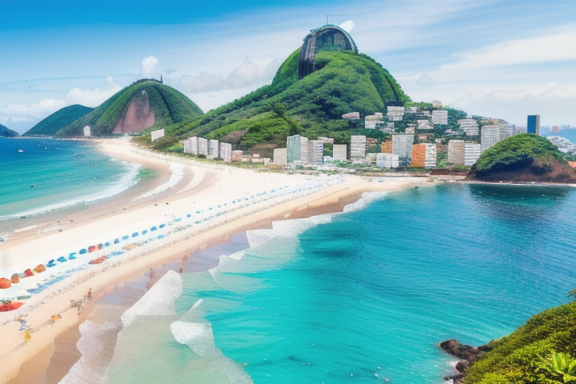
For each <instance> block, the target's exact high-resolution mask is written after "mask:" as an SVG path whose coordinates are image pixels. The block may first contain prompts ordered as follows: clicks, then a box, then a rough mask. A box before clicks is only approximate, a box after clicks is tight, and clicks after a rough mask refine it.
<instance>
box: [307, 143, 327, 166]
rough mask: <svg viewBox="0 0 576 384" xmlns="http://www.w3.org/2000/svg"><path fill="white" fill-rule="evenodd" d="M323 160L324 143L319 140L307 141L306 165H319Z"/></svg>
mask: <svg viewBox="0 0 576 384" xmlns="http://www.w3.org/2000/svg"><path fill="white" fill-rule="evenodd" d="M323 159H324V143H323V142H322V141H321V140H308V164H313V165H319V164H322V160H323Z"/></svg>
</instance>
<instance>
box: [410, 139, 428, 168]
mask: <svg viewBox="0 0 576 384" xmlns="http://www.w3.org/2000/svg"><path fill="white" fill-rule="evenodd" d="M425 164H426V145H425V144H414V145H412V162H411V163H410V166H411V167H413V168H424V165H425Z"/></svg>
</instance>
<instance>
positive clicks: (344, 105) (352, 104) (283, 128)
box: [141, 49, 410, 153]
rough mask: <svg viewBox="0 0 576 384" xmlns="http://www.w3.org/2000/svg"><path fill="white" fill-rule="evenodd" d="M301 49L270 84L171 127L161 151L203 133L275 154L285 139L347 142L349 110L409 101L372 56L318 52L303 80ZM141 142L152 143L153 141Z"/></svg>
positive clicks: (377, 108) (363, 110) (362, 110)
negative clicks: (300, 75) (312, 68)
mask: <svg viewBox="0 0 576 384" xmlns="http://www.w3.org/2000/svg"><path fill="white" fill-rule="evenodd" d="M299 55H300V49H298V50H296V51H295V52H294V53H293V54H292V55H290V56H289V57H288V59H287V60H286V61H285V62H284V63H283V64H282V66H280V68H279V69H278V71H277V73H276V76H275V77H274V80H273V81H272V84H271V85H268V86H264V87H262V88H260V89H258V90H256V91H254V92H252V93H250V94H248V95H246V96H244V97H242V98H240V99H238V100H235V101H233V102H231V103H229V104H226V105H224V106H222V107H220V108H218V109H215V110H213V111H210V112H208V113H206V114H205V115H204V116H202V117H200V118H197V119H195V120H190V121H184V122H182V123H180V124H175V125H172V126H170V127H168V128H167V130H166V131H167V137H166V138H164V139H161V140H157V141H155V142H154V146H155V147H156V148H158V149H166V148H170V147H172V146H177V145H178V142H179V141H180V140H182V139H185V138H187V137H190V136H194V135H198V136H202V137H206V138H215V139H219V140H222V141H226V142H229V143H232V144H233V145H234V147H235V148H241V149H245V150H246V149H248V150H253V151H256V150H257V151H260V152H263V153H266V151H268V153H270V151H271V150H272V149H273V148H275V147H284V146H285V145H286V137H287V136H289V135H292V134H296V133H298V134H302V135H304V136H306V137H308V138H315V137H317V136H330V137H334V138H335V140H336V142H339V141H341V142H346V141H347V140H348V136H349V132H348V130H349V128H350V126H349V122H348V121H346V120H343V119H342V115H343V114H345V113H348V112H360V114H361V116H365V115H368V114H373V113H374V112H381V111H385V109H386V105H387V104H389V103H392V104H397V105H403V104H404V103H406V102H409V101H410V98H409V97H408V96H407V95H406V94H405V93H404V92H403V91H402V89H401V88H400V86H399V85H398V83H397V82H396V80H395V79H394V78H393V77H392V76H391V75H390V73H388V71H387V70H385V69H384V68H382V66H381V65H380V64H378V63H377V62H375V61H374V60H373V59H371V58H370V57H368V56H366V55H363V54H356V53H353V52H329V51H322V52H318V53H317V55H316V60H315V71H314V72H313V73H311V74H309V75H308V76H306V77H304V78H302V79H300V80H299V79H298V59H299ZM141 141H142V142H147V143H149V142H150V141H149V137H148V138H146V137H143V138H142V139H141Z"/></svg>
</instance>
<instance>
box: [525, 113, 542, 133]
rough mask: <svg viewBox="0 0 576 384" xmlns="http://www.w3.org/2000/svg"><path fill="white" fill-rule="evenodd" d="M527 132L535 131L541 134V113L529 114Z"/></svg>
mask: <svg viewBox="0 0 576 384" xmlns="http://www.w3.org/2000/svg"><path fill="white" fill-rule="evenodd" d="M526 133H533V134H535V135H540V115H528V124H527V125H526Z"/></svg>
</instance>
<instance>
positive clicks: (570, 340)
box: [464, 302, 576, 384]
mask: <svg viewBox="0 0 576 384" xmlns="http://www.w3.org/2000/svg"><path fill="white" fill-rule="evenodd" d="M490 345H491V346H492V347H493V348H494V349H493V350H492V351H490V352H487V353H486V355H485V356H484V358H482V359H481V360H479V361H477V362H476V363H474V364H473V365H472V366H471V367H470V368H469V369H468V371H467V376H466V378H465V381H464V382H465V383H466V384H493V383H499V384H517V383H518V384H520V383H522V384H540V383H576V302H572V303H569V304H565V305H562V306H560V307H556V308H552V309H549V310H547V311H544V312H542V313H540V314H538V315H536V316H534V317H532V318H531V319H530V320H528V321H527V322H526V324H524V325H523V326H521V327H520V328H518V329H517V330H516V331H515V332H513V333H512V334H510V335H509V336H506V337H504V338H502V339H500V340H497V341H493V342H491V343H490Z"/></svg>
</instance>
